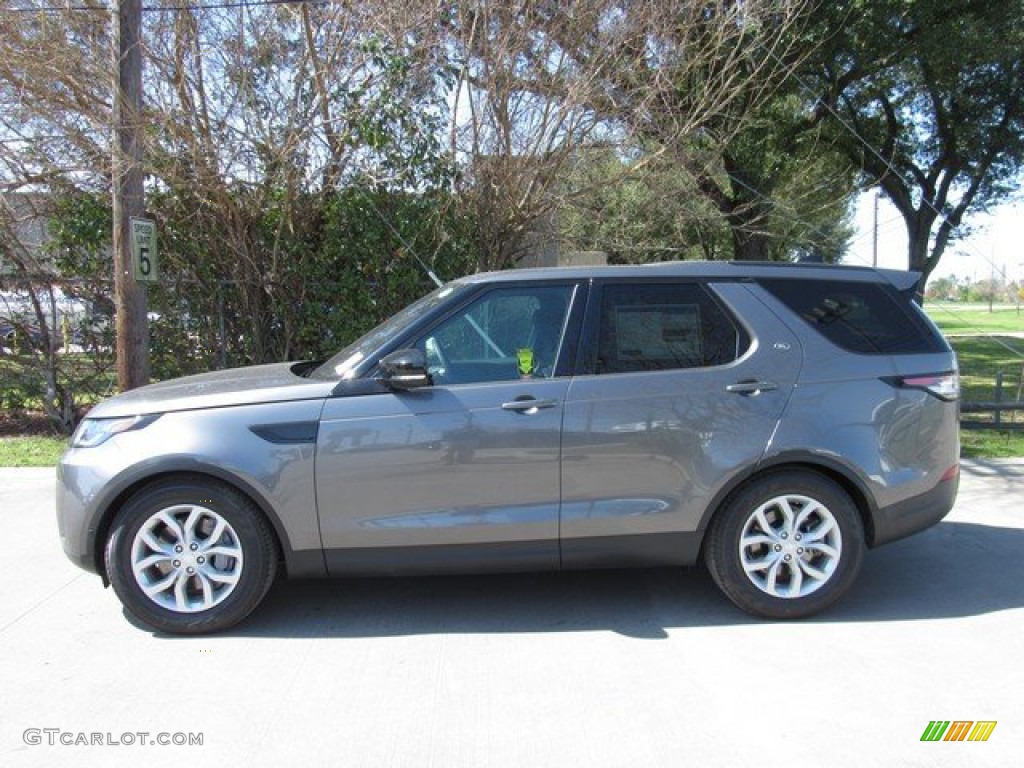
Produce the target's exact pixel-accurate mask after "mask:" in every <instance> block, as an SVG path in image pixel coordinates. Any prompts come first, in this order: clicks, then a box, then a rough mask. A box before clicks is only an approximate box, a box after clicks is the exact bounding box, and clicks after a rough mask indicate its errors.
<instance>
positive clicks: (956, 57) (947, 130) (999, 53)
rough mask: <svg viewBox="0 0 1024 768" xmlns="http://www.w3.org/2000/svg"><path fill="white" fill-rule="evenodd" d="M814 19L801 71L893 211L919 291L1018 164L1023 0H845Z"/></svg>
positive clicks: (838, 138) (999, 196)
mask: <svg viewBox="0 0 1024 768" xmlns="http://www.w3.org/2000/svg"><path fill="white" fill-rule="evenodd" d="M818 21H819V24H820V27H819V31H818V33H817V34H818V35H819V39H820V40H821V41H822V43H823V44H822V46H821V48H820V50H819V52H818V53H817V54H816V55H815V57H814V62H813V64H812V66H809V67H808V68H807V69H806V70H805V71H806V72H807V73H808V75H807V79H805V80H803V83H804V84H806V87H807V88H815V89H816V90H817V92H816V99H817V101H816V104H817V108H816V118H817V119H818V120H820V121H823V122H824V123H825V124H827V125H828V126H829V128H830V131H831V133H832V136H833V138H834V140H835V142H836V143H837V145H838V146H840V147H841V148H842V151H843V152H844V153H845V155H846V156H847V157H848V158H849V159H850V160H851V161H852V162H853V163H855V164H856V167H857V168H858V169H860V172H861V174H862V175H863V178H864V181H865V183H866V184H868V185H878V186H879V187H881V189H882V190H883V191H884V192H885V194H886V196H887V197H888V198H889V199H890V200H891V201H892V203H893V204H894V205H895V206H896V208H897V209H898V210H899V212H900V215H901V216H902V218H903V221H904V224H905V226H906V229H907V235H908V240H909V244H908V254H907V262H908V267H909V268H910V269H911V270H916V271H919V272H921V274H922V278H921V280H922V282H921V287H920V291H921V292H922V293H923V289H924V284H925V281H926V280H927V278H928V275H930V274H931V273H932V271H933V270H934V269H935V267H936V266H937V265H938V263H939V260H940V259H941V258H942V255H943V253H944V252H945V250H946V248H947V247H948V246H949V244H950V243H951V242H953V241H954V240H955V239H956V238H957V237H959V236H962V234H963V232H964V230H963V224H964V221H965V219H966V217H967V216H968V215H969V214H970V213H972V212H975V211H981V210H984V209H985V208H986V207H988V206H990V205H993V204H995V203H998V202H999V201H1001V200H1003V199H1005V197H1006V196H1007V195H1008V194H1009V193H1010V192H1011V190H1012V189H1013V187H1014V182H1015V179H1016V178H1017V176H1018V174H1019V172H1020V170H1021V167H1022V162H1024V56H1022V55H1021V51H1024V4H1022V2H1021V0H1009V2H1008V1H1007V0H955V1H953V2H951V1H950V0H844V1H843V2H837V3H824V4H822V6H821V7H820V15H819V17H818ZM812 74H813V76H812ZM798 77H799V75H798Z"/></svg>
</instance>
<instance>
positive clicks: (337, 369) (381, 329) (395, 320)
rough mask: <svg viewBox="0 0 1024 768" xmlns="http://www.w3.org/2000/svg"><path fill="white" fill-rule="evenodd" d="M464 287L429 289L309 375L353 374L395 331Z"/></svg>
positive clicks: (322, 377)
mask: <svg viewBox="0 0 1024 768" xmlns="http://www.w3.org/2000/svg"><path fill="white" fill-rule="evenodd" d="M463 290H465V286H464V285H460V284H458V283H449V284H448V285H443V286H441V287H440V288H438V289H437V290H436V291H434V292H433V293H428V294H427V295H426V296H424V297H423V298H422V299H419V300H418V301H415V302H413V303H412V304H410V305H409V306H408V307H406V308H405V309H403V310H402V311H401V312H399V313H398V314H397V315H394V316H393V317H390V318H388V319H387V320H385V321H384V322H383V323H381V324H380V325H378V326H377V327H376V328H374V329H373V330H372V331H369V332H368V333H366V334H364V335H363V336H361V337H360V338H359V339H357V340H356V341H354V342H352V343H351V344H349V345H348V346H347V347H345V348H344V349H343V350H341V351H340V352H338V353H337V354H336V355H334V356H333V357H332V358H330V359H329V360H327V361H326V362H325V363H324V364H323V365H321V366H320V367H319V368H317V369H316V370H315V371H313V372H312V374H311V375H312V376H314V377H316V378H318V379H338V378H341V379H350V378H352V376H353V375H354V373H355V369H356V367H358V365H359V364H360V363H361V362H363V360H365V359H366V358H367V357H368V356H369V355H372V354H373V353H374V352H375V351H376V350H378V349H380V347H382V346H383V345H384V344H386V343H387V342H388V341H389V340H390V339H392V338H393V337H394V336H395V334H397V333H399V332H401V330H402V329H403V328H406V327H408V326H409V325H412V324H413V323H415V322H416V321H417V320H419V319H420V318H421V317H423V316H425V315H427V314H429V313H430V312H432V311H433V310H434V309H436V308H437V307H438V306H440V305H441V304H445V303H447V302H448V301H449V300H451V298H452V297H453V296H455V295H456V294H458V293H461V292H462V291H463Z"/></svg>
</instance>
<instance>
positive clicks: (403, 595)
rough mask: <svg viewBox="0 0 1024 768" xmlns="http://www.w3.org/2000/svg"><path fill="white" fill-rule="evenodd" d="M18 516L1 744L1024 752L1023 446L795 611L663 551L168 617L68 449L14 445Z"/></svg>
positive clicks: (442, 759) (300, 759)
mask: <svg viewBox="0 0 1024 768" xmlns="http://www.w3.org/2000/svg"><path fill="white" fill-rule="evenodd" d="M0 521H2V523H3V529H2V530H3V541H4V543H3V546H2V548H0V694H2V695H0V766H19V767H20V766H48V767H49V766H64V765H68V766H71V765H75V766H82V765H84V766H92V765H96V766H120V765H125V766H128V765H130V766H138V765H151V766H164V765H168V766H170V765H178V764H180V763H182V762H192V763H194V762H195V761H200V762H201V763H202V764H222V765H228V766H237V765H244V766H250V767H255V766H279V765H295V766H342V767H344V768H349V767H352V768H356V767H362V766H366V767H372V768H377V767H382V768H383V767H386V766H402V767H405V766H409V768H426V767H427V766H437V768H461V767H462V766H465V767H466V768H477V767H478V766H524V767H527V766H528V767H529V768H534V767H537V766H556V765H560V766H576V765H579V766H609V767H612V766H616V767H617V766H622V767H623V768H642V767H646V766H651V767H660V766H666V767H667V766H686V765H707V766H719V765H721V766H746V765H749V766H758V767H759V768H762V767H763V766H775V765H780V766H781V765H786V766H803V765H808V766H811V765H813V766H820V765H828V766H836V767H837V768H839V767H842V766H857V768H862V767H863V766H874V765H885V766H960V765H963V766H1017V765H1020V764H1021V759H1022V758H1021V755H1022V754H1024V703H1022V696H1021V691H1022V687H1024V639H1022V631H1021V630H1022V628H1024V624H1022V620H1024V462H1020V461H1018V462H972V463H967V464H965V466H964V470H963V479H962V483H961V495H960V499H959V501H958V503H957V506H956V509H955V510H954V511H953V513H952V514H951V515H950V516H949V517H948V518H947V519H946V521H944V522H943V523H941V524H940V525H938V526H936V527H934V528H932V529H930V530H929V531H926V532H925V533H923V534H920V535H918V536H915V537H913V538H910V539H907V540H905V541H902V542H898V543H895V544H892V545H889V546H887V547H883V548H881V549H879V550H877V551H874V552H871V553H869V555H868V556H867V558H866V561H865V564H864V569H863V571H862V573H861V576H860V579H859V581H858V583H857V585H856V587H855V588H854V590H853V592H852V593H851V594H850V595H848V596H847V598H846V599H845V600H844V601H843V602H842V603H841V604H840V605H839V606H837V607H836V608H835V609H833V610H832V611H830V612H829V613H828V614H827V615H824V616H822V617H820V618H816V619H813V620H809V621H802V622H798V623H772V622H762V621H757V620H754V619H750V618H748V617H746V616H744V615H743V614H741V613H739V612H738V611H736V610H735V609H734V608H733V607H732V606H731V605H730V604H729V603H728V602H727V601H726V600H725V598H724V597H722V596H720V595H719V594H718V592H717V590H716V589H715V588H714V586H713V585H712V584H711V582H710V580H709V579H708V577H707V576H706V575H704V574H703V572H702V571H700V570H693V571H689V572H685V573H679V572H677V571H674V570H669V569H663V570H652V571H615V572H600V573H574V574H563V575H558V574H551V575H525V576H499V577H494V576H489V577H452V578H423V579H406V580H394V581H391V580H350V581H333V582H331V581H325V582H290V583H289V582H284V583H279V584H277V585H276V586H275V587H274V589H273V590H272V592H271V594H270V595H269V597H268V600H267V601H266V603H265V604H264V605H263V606H262V607H261V608H260V609H258V610H257V612H256V614H254V616H253V617H252V618H251V619H250V620H249V621H248V622H246V623H245V624H243V625H242V626H240V627H238V628H237V629H236V630H235V631H233V632H230V633H228V634H224V635H218V636H214V637H205V638H190V639H181V638H173V637H165V636H159V635H154V634H153V633H151V632H149V631H147V630H145V629H143V628H139V627H136V626H134V625H133V624H131V623H130V622H129V621H127V620H126V618H125V616H124V615H123V613H122V611H121V609H120V606H119V603H118V602H117V600H116V598H115V596H114V595H113V593H112V592H111V591H109V590H103V589H102V588H101V586H100V582H99V579H98V578H97V577H94V576H90V575H88V574H85V573H83V572H81V571H79V570H78V569H76V568H75V567H74V566H73V565H71V563H70V562H68V561H67V560H66V559H65V558H64V555H63V553H62V552H61V551H60V545H59V541H58V537H57V531H56V523H55V519H54V511H53V472H52V470H9V469H8V470H2V469H0ZM933 720H950V721H955V720H973V721H981V720H991V721H996V722H997V726H996V727H995V730H994V731H993V732H992V734H991V737H990V738H989V740H988V741H987V742H936V743H924V742H921V741H920V738H921V735H922V733H923V732H924V730H925V728H926V727H927V726H928V724H929V722H930V721H933ZM143 733H144V734H146V735H145V736H141V735H140V734H143ZM197 735H198V736H199V737H200V738H201V741H202V743H201V744H192V745H189V744H188V743H187V741H188V739H189V738H190V737H191V738H192V740H193V741H195V740H196V738H195V737H196V736H197ZM161 740H166V741H172V742H173V741H176V740H177V741H182V740H184V741H186V743H185V744H182V745H176V744H173V743H171V744H168V745H161V744H154V743H152V742H156V741H161ZM62 741H65V742H77V743H71V744H64V743H62ZM29 742H38V743H29ZM50 742H52V743H50ZM83 742H84V743H83ZM90 742H96V743H90ZM126 742H132V743H126Z"/></svg>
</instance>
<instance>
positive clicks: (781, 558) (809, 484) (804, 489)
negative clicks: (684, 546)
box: [705, 470, 864, 619]
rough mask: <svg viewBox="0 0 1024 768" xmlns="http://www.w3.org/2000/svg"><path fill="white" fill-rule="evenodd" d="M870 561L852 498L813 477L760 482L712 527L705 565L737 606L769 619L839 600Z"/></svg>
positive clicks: (778, 476)
mask: <svg viewBox="0 0 1024 768" xmlns="http://www.w3.org/2000/svg"><path fill="white" fill-rule="evenodd" d="M863 557H864V531H863V526H862V524H861V520H860V515H859V514H858V512H857V508H856V506H855V505H854V503H853V501H852V500H851V499H850V497H849V495H848V494H847V493H846V492H845V491H843V489H842V488H840V487H839V486H838V485H837V484H836V483H834V482H833V481H831V480H829V479H828V478H826V477H824V476H822V475H818V474H816V473H813V472H805V471H796V470H792V471H784V472H776V473H773V474H770V475H766V476H765V477H763V478H760V479H759V480H756V481H754V482H753V483H752V484H750V485H748V486H747V487H746V488H744V489H742V490H741V491H740V492H739V493H738V494H737V495H736V496H734V497H733V498H732V499H731V500H730V501H729V502H728V503H727V504H726V506H725V507H724V508H723V509H722V510H721V511H720V513H719V514H718V515H717V516H716V518H715V519H714V521H713V522H712V526H711V530H710V531H709V534H708V540H707V543H706V546H705V562H706V564H707V567H708V570H709V571H710V573H711V576H712V578H713V579H714V580H715V583H716V584H717V585H718V586H719V588H720V589H721V590H722V591H723V592H724V593H725V595H726V596H727V597H728V598H729V599H730V600H732V601H733V602H734V603H735V604H736V605H737V606H739V607H740V608H742V609H743V610H745V611H747V612H748V613H751V614H754V615H755V616H761V617H764V618H772V619H786V618H800V617H804V616H809V615H811V614H814V613H817V612H818V611H821V610H823V609H824V608H826V607H828V606H829V605H831V604H832V603H834V602H835V601H836V600H838V599H839V598H840V597H841V596H842V595H843V593H845V592H846V591H847V590H848V589H849V588H850V586H851V585H852V584H853V582H854V580H855V579H856V577H857V573H858V571H859V570H860V565H861V561H862V560H863Z"/></svg>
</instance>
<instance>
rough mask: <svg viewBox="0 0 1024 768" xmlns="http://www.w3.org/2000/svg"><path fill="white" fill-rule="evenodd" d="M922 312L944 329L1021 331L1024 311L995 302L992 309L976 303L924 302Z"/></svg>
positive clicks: (1023, 327)
mask: <svg viewBox="0 0 1024 768" xmlns="http://www.w3.org/2000/svg"><path fill="white" fill-rule="evenodd" d="M924 309H925V312H927V313H928V316H929V317H930V318H931V319H932V320H933V321H934V322H935V324H936V325H937V326H939V328H940V329H942V332H943V333H946V334H950V333H969V334H984V333H1024V312H1021V309H1020V308H1019V307H1016V306H1013V305H1006V304H1003V305H996V306H995V307H994V308H993V311H992V312H989V311H988V307H983V306H980V305H978V304H969V305H962V304H938V303H926V304H925V305H924Z"/></svg>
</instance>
